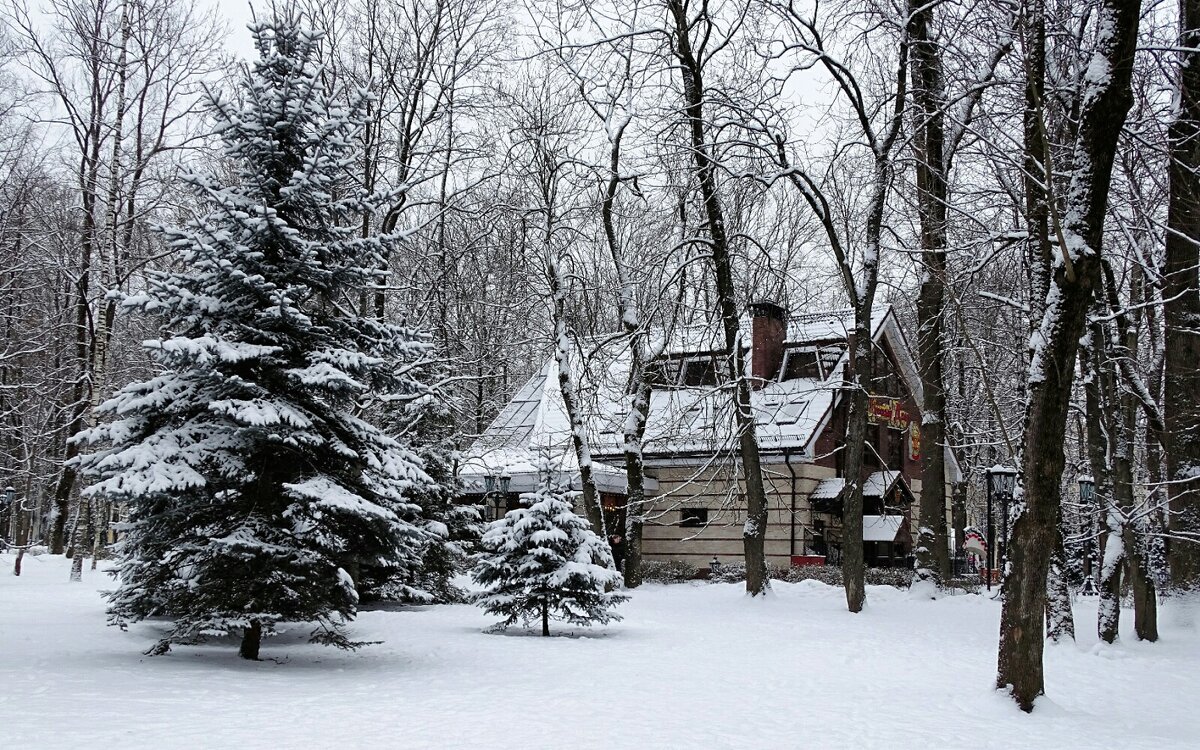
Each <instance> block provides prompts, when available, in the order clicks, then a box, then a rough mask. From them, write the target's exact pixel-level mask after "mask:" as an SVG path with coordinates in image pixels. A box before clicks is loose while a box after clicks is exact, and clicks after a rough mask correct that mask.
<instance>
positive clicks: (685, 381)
mask: <svg viewBox="0 0 1200 750" xmlns="http://www.w3.org/2000/svg"><path fill="white" fill-rule="evenodd" d="M679 384H680V385H682V386H685V387H699V386H705V385H716V384H717V363H716V362H715V361H714V360H713V358H712V357H693V358H689V359H685V360H684V361H683V368H682V372H681V373H680V377H679Z"/></svg>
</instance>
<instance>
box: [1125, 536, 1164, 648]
mask: <svg viewBox="0 0 1200 750" xmlns="http://www.w3.org/2000/svg"><path fill="white" fill-rule="evenodd" d="M1133 537H1134V533H1133V531H1132V530H1131V531H1130V542H1131V543H1133V544H1134V545H1136V547H1137V548H1138V549H1136V550H1135V551H1134V553H1133V554H1131V555H1130V557H1129V579H1130V583H1131V584H1132V588H1133V630H1134V633H1136V634H1137V638H1138V640H1139V641H1150V642H1151V643H1153V642H1154V641H1157V640H1158V599H1157V594H1156V592H1155V587H1154V579H1153V578H1152V577H1151V574H1150V566H1149V563H1148V560H1147V557H1146V555H1145V554H1144V550H1143V549H1141V545H1138V544H1137V543H1136V541H1134V539H1133Z"/></svg>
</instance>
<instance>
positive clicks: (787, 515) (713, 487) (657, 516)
mask: <svg viewBox="0 0 1200 750" xmlns="http://www.w3.org/2000/svg"><path fill="white" fill-rule="evenodd" d="M765 468H766V470H767V471H766V477H765V479H766V484H767V493H768V495H767V538H766V553H767V558H768V563H769V564H771V565H777V566H785V567H786V566H787V565H789V564H790V562H791V554H792V536H791V535H792V530H793V523H792V512H791V502H792V492H791V475H790V473H789V472H788V470H787V467H786V466H785V465H784V464H771V465H769V466H767V467H765ZM792 468H793V470H794V471H795V473H796V522H795V526H794V528H795V533H796V545H795V551H796V554H804V543H805V541H806V540H807V539H809V538H810V537H811V533H809V534H807V535H806V533H805V532H806V529H807V530H811V529H812V521H813V513H812V509H811V508H810V507H809V504H808V495H809V494H810V493H811V492H812V491H813V490H814V489H815V488H816V486H817V484H818V483H819V482H820V481H821V479H824V478H826V477H831V476H833V475H834V472H833V470H832V469H829V468H826V467H821V466H817V465H814V464H805V463H800V462H799V461H794V462H793V463H792ZM655 475H656V478H657V479H658V484H659V494H658V497H657V498H656V499H655V500H654V501H652V506H651V508H652V509H651V515H652V520H651V521H650V522H648V523H647V524H646V526H645V528H644V530H643V535H644V539H645V547H644V554H645V555H646V557H647V559H651V560H686V561H688V562H691V563H693V564H695V565H697V566H702V565H705V564H707V563H708V561H709V560H711V559H712V557H713V556H714V555H716V556H717V558H718V559H719V560H720V561H721V562H723V563H740V562H741V560H742V553H743V547H742V527H743V525H744V524H745V521H746V514H745V509H744V506H743V504H742V502H741V500H739V499H736V498H733V499H731V498H730V495H729V491H730V487H731V486H733V485H734V484H735V482H734V480H733V478H732V477H731V476H730V471H729V470H728V469H725V468H719V469H709V470H707V471H704V472H702V473H700V474H698V475H697V472H696V469H695V468H694V467H687V468H663V469H659V470H657V471H656V472H655ZM736 486H737V488H738V491H739V492H740V491H741V490H742V482H741V481H740V479H739V480H737V481H736ZM685 507H692V508H706V509H707V510H708V525H707V526H706V527H685V526H680V525H679V521H680V510H681V509H682V508H685Z"/></svg>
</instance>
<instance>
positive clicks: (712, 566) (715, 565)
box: [708, 555, 721, 575]
mask: <svg viewBox="0 0 1200 750" xmlns="http://www.w3.org/2000/svg"><path fill="white" fill-rule="evenodd" d="M708 569H709V570H710V571H712V574H713V575H716V574H717V573H719V572H721V561H720V560H718V559H717V556H716V555H713V559H712V562H710V563H709V564H708Z"/></svg>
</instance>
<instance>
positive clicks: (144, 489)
mask: <svg viewBox="0 0 1200 750" xmlns="http://www.w3.org/2000/svg"><path fill="white" fill-rule="evenodd" d="M252 31H253V34H254V37H255V42H256V46H257V49H258V53H259V59H258V60H257V61H256V62H254V63H253V64H252V65H251V66H250V67H249V68H248V69H247V70H246V71H245V73H244V76H243V78H242V80H241V81H240V83H239V89H238V93H239V95H238V96H237V98H236V99H234V100H226V99H222V98H220V97H218V96H213V97H211V106H212V109H213V113H214V116H215V119H216V121H217V132H218V133H219V134H220V135H221V136H222V137H223V139H224V143H225V153H226V156H227V158H228V159H229V160H230V162H232V164H233V165H234V166H235V168H236V179H234V180H233V181H232V184H221V182H220V181H219V180H218V179H216V178H212V177H205V176H199V175H193V176H191V177H189V178H188V183H189V184H190V185H191V187H193V188H194V189H195V190H196V192H197V193H198V194H199V197H200V199H201V200H202V201H203V202H204V203H205V204H207V205H208V206H210V209H209V212H208V214H207V215H206V216H204V217H203V218H201V219H198V220H196V221H194V222H192V223H190V224H188V225H187V226H186V227H184V228H180V229H165V230H163V233H164V235H165V238H166V240H167V242H168V243H169V245H170V246H171V247H172V248H173V249H175V250H176V251H177V252H179V253H180V261H181V262H180V263H179V266H178V268H179V270H177V271H174V272H166V273H156V274H153V275H151V277H150V280H149V282H148V288H147V289H146V291H145V292H144V293H143V294H140V295H138V296H136V297H132V298H129V299H127V300H126V301H125V303H124V304H125V307H126V308H127V309H128V308H134V309H141V310H142V311H145V312H149V313H153V314H156V315H160V316H162V318H163V319H164V324H163V329H162V330H163V334H162V338H160V339H157V340H152V341H149V342H147V343H146V346H147V347H148V348H149V349H150V350H151V352H152V353H153V355H154V356H155V358H156V359H157V361H158V363H159V365H160V366H161V368H162V372H161V374H159V375H158V376H157V377H154V378H152V379H150V380H147V381H145V382H141V383H134V384H131V385H128V386H126V387H125V388H123V389H121V390H120V391H119V392H118V393H117V394H116V395H115V396H114V397H113V398H112V399H111V400H109V401H108V402H106V403H105V404H104V405H103V407H102V409H101V414H102V416H103V417H104V418H106V419H108V420H109V421H108V422H107V423H106V424H102V425H100V426H98V427H95V428H94V429H90V430H87V431H85V432H83V433H81V435H80V437H79V439H81V440H84V441H86V442H87V443H89V444H92V446H93V447H92V449H91V451H92V452H90V453H88V454H86V455H84V456H83V457H82V458H81V459H80V461H79V464H80V468H81V469H82V470H83V471H84V472H85V473H86V474H87V475H88V476H89V477H90V478H91V482H92V483H91V486H90V487H89V488H88V489H87V490H86V491H87V492H88V493H91V494H92V495H93V496H94V497H104V498H106V499H108V500H111V501H113V502H122V503H126V504H127V505H128V506H129V508H130V517H131V526H130V528H129V531H128V535H127V538H126V539H125V541H124V542H123V543H122V545H121V548H120V557H119V561H118V565H117V569H116V576H117V578H118V580H119V586H118V587H117V589H116V591H114V592H113V593H112V594H111V595H110V609H109V615H110V621H111V622H112V623H113V624H118V625H124V624H125V623H127V622H131V621H137V620H141V619H143V618H147V617H152V616H164V615H165V616H167V617H170V618H172V619H173V620H174V627H173V628H172V629H171V631H170V632H169V634H168V635H167V637H166V639H164V641H163V642H162V643H160V644H159V646H158V647H156V650H158V651H159V652H161V651H165V650H166V649H167V648H168V647H169V645H170V643H172V642H194V641H197V640H200V639H203V638H205V637H207V636H212V635H223V634H228V633H236V632H238V631H241V633H242V643H241V655H242V656H243V657H244V658H247V659H255V658H257V657H258V652H259V645H260V641H261V638H262V636H263V635H269V634H271V633H272V632H273V631H274V629H275V625H276V623H278V622H280V621H303V622H312V623H315V624H316V628H315V630H314V631H313V634H312V639H313V641H314V642H320V643H325V644H330V645H335V646H339V647H344V648H346V647H353V646H355V645H357V644H355V643H353V642H351V641H350V640H349V639H348V638H347V636H346V634H345V633H344V632H343V628H342V626H343V624H344V623H345V622H346V621H347V620H348V619H350V618H351V617H353V616H354V614H355V608H356V604H357V603H358V601H359V594H358V590H357V583H356V579H357V576H358V575H359V572H358V571H359V570H360V569H362V568H366V567H371V568H374V569H387V570H391V571H393V572H394V573H397V574H399V573H402V572H404V571H405V570H406V569H409V568H412V567H415V566H416V565H417V564H419V560H418V556H419V554H420V550H421V549H422V547H423V544H424V539H425V537H426V535H427V531H426V530H425V529H424V527H423V525H422V524H421V519H420V517H419V508H418V506H417V505H416V504H415V503H414V502H413V500H412V498H413V496H414V495H415V494H416V493H419V492H420V491H422V490H423V488H425V487H427V486H428V485H429V484H430V482H431V480H430V478H429V477H428V475H427V474H426V473H425V471H424V470H423V467H422V464H421V460H420V457H419V456H418V455H417V454H416V453H415V452H414V451H412V450H410V449H408V448H407V447H405V446H404V445H403V444H401V443H400V442H398V441H396V440H395V439H393V438H390V437H389V436H388V435H387V434H385V433H384V432H383V431H381V430H380V429H378V428H377V427H376V426H374V425H372V424H370V423H368V422H367V421H365V420H364V419H363V418H361V417H360V416H357V413H358V411H359V402H360V400H361V399H362V398H364V397H365V396H366V395H374V396H379V395H390V396H393V397H398V398H400V399H401V400H403V398H405V397H410V398H419V397H420V396H421V394H422V393H423V392H424V390H425V389H424V388H423V387H422V386H421V384H420V383H419V382H418V381H417V380H415V379H414V375H413V373H414V372H416V371H418V370H419V363H420V362H421V361H422V359H423V358H424V357H425V356H426V353H427V351H428V349H429V344H428V342H427V339H426V338H425V337H424V336H423V335H421V334H419V333H417V332H415V331H413V330H410V329H408V328H405V327H401V326H395V325H390V324H387V323H384V322H381V321H378V320H375V319H373V318H370V317H366V316H363V315H360V314H359V312H358V311H356V309H355V303H356V301H357V300H359V298H360V295H361V294H362V292H363V291H364V290H368V289H371V288H374V287H378V285H379V283H380V281H381V278H380V272H379V271H378V270H377V269H379V268H380V258H381V256H382V252H383V251H384V250H385V249H386V248H387V243H389V242H393V241H395V238H392V237H373V238H369V239H362V238H359V237H356V236H355V227H357V226H359V225H360V223H361V217H362V215H363V213H364V212H367V211H371V210H372V208H373V201H372V200H371V198H369V197H367V196H362V195H358V194H356V193H355V192H354V191H353V189H352V188H351V187H350V186H349V185H346V184H344V183H343V175H344V174H346V173H347V172H346V168H347V167H348V166H349V165H350V164H351V163H352V161H353V159H354V157H355V154H354V151H353V145H352V144H354V143H355V142H356V131H357V129H358V128H359V126H360V123H361V122H362V115H363V112H364V110H365V103H366V100H367V95H366V94H365V93H358V94H355V95H353V96H350V97H348V98H349V99H350V102H351V103H350V104H349V106H339V105H338V104H336V103H335V102H336V98H335V97H330V96H328V95H326V94H324V93H322V87H321V85H320V84H319V83H318V75H319V70H318V68H317V66H316V65H315V62H314V61H315V60H316V59H317V52H318V45H319V44H320V35H319V34H315V33H312V32H309V31H304V30H302V29H300V28H298V25H297V24H296V23H295V22H293V21H290V20H275V21H272V22H268V23H264V24H260V25H257V26H255V27H252Z"/></svg>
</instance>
